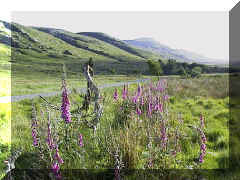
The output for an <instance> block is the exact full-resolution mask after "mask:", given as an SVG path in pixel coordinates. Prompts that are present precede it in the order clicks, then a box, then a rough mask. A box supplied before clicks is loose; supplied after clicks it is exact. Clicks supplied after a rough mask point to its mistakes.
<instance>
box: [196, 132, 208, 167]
mask: <svg viewBox="0 0 240 180" xmlns="http://www.w3.org/2000/svg"><path fill="white" fill-rule="evenodd" d="M197 130H198V131H199V133H200V136H201V146H200V155H199V162H200V163H203V162H204V156H205V155H206V149H207V146H206V142H207V139H206V136H205V134H204V132H203V130H202V129H200V128H197Z"/></svg>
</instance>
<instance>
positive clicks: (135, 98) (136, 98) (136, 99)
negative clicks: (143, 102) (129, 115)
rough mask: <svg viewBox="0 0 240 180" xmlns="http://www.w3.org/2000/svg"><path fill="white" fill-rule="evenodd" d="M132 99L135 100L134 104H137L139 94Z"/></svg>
mask: <svg viewBox="0 0 240 180" xmlns="http://www.w3.org/2000/svg"><path fill="white" fill-rule="evenodd" d="M132 101H133V103H134V104H137V102H138V97H137V96H133V99H132Z"/></svg>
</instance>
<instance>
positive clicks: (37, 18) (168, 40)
mask: <svg viewBox="0 0 240 180" xmlns="http://www.w3.org/2000/svg"><path fill="white" fill-rule="evenodd" d="M12 21H13V22H17V23H20V24H23V25H28V26H43V27H53V28H60V29H66V30H69V31H72V32H86V31H88V32H104V33H107V34H109V35H111V36H114V37H115V38H118V39H121V40H129V39H135V38H141V37H151V38H154V39H155V40H157V41H159V42H160V43H162V44H165V45H168V46H170V47H172V48H177V49H185V50H190V51H192V52H195V53H198V54H201V55H204V56H207V57H209V58H217V59H229V57H228V56H229V16H228V12H13V13H12Z"/></svg>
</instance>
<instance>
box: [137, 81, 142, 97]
mask: <svg viewBox="0 0 240 180" xmlns="http://www.w3.org/2000/svg"><path fill="white" fill-rule="evenodd" d="M141 94H142V88H141V85H140V84H138V91H137V97H139V96H141Z"/></svg>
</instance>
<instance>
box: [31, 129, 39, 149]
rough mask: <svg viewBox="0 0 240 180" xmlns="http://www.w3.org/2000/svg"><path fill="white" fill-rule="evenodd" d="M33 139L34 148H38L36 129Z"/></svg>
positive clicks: (33, 131) (33, 132)
mask: <svg viewBox="0 0 240 180" xmlns="http://www.w3.org/2000/svg"><path fill="white" fill-rule="evenodd" d="M32 138H33V146H37V145H38V141H37V131H36V129H35V128H33V129H32Z"/></svg>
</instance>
